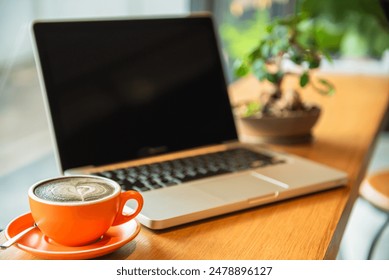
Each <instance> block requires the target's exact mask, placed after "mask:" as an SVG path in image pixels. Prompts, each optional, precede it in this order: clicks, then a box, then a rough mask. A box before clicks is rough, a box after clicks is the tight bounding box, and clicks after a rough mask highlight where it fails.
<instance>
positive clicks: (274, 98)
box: [234, 14, 334, 143]
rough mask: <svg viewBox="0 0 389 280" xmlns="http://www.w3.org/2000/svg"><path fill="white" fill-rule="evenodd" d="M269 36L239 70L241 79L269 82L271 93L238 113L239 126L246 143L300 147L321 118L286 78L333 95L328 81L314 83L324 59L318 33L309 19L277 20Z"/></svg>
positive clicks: (261, 95) (264, 93) (242, 106)
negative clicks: (317, 36)
mask: <svg viewBox="0 0 389 280" xmlns="http://www.w3.org/2000/svg"><path fill="white" fill-rule="evenodd" d="M267 32H268V33H267V35H266V36H265V37H264V38H263V39H262V40H260V41H259V42H258V44H257V45H256V47H255V48H254V49H253V50H252V51H251V52H250V53H249V54H248V55H247V56H246V57H244V58H243V59H241V60H240V61H238V62H237V63H236V65H235V73H236V75H237V76H239V77H242V76H246V75H248V74H252V75H254V76H255V77H256V78H257V79H258V80H260V81H264V80H267V81H268V82H270V84H271V85H272V87H271V89H270V90H262V91H261V92H260V93H259V98H258V100H254V101H252V102H248V103H244V104H240V105H238V106H236V107H235V108H234V112H235V114H236V116H237V122H238V126H241V127H244V131H245V132H244V135H243V138H244V139H243V140H248V141H250V142H273V143H274V142H276V143H296V142H302V141H307V140H310V139H311V129H312V127H313V126H314V124H315V123H316V121H317V120H318V118H319V116H320V111H321V110H320V108H319V106H317V105H309V104H306V103H305V102H303V101H302V99H301V97H300V94H299V92H298V90H297V89H295V88H285V87H284V85H283V83H284V81H285V79H286V78H287V76H289V75H295V76H297V77H298V81H299V87H300V88H304V87H306V86H307V85H311V86H312V87H313V88H314V89H315V90H316V91H317V92H319V93H321V94H325V95H331V94H333V93H334V87H333V85H332V84H331V83H330V82H329V81H327V80H325V79H320V78H319V79H315V80H314V79H313V78H312V75H311V74H312V70H313V69H316V68H318V67H319V66H320V61H321V59H322V57H323V55H325V56H326V57H327V58H328V59H329V60H330V57H329V56H328V54H327V53H326V52H325V50H323V49H321V48H320V46H319V45H318V44H317V38H316V34H315V32H314V29H313V28H312V24H311V22H310V21H309V17H308V16H306V15H304V14H295V15H293V16H291V17H289V18H284V19H277V20H275V21H274V22H272V23H271V24H270V25H269V26H268V27H267Z"/></svg>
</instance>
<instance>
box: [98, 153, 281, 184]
mask: <svg viewBox="0 0 389 280" xmlns="http://www.w3.org/2000/svg"><path fill="white" fill-rule="evenodd" d="M282 162H284V161H282V160H277V159H276V158H274V157H271V156H269V155H265V154H262V153H258V152H253V151H250V150H247V149H243V148H237V149H232V150H226V151H222V152H215V153H208V154H204V155H198V156H192V157H185V158H180V159H175V160H169V161H162V162H157V163H152V164H146V165H139V166H134V167H127V168H123V169H115V170H110V171H104V172H99V173H94V174H93V175H97V176H102V177H106V178H110V179H112V180H114V181H116V182H118V183H119V184H120V186H121V187H122V189H123V190H135V191H138V192H145V191H150V190H155V189H160V188H165V187H169V186H175V185H178V184H181V183H185V182H189V181H193V180H198V179H203V178H207V177H211V176H216V175H221V174H227V173H233V172H239V171H243V170H248V169H252V168H258V167H264V166H267V165H271V164H278V163H282Z"/></svg>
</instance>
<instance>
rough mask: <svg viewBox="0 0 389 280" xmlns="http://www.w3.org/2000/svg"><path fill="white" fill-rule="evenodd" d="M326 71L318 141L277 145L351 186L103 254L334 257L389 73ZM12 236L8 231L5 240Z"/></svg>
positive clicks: (252, 89)
mask: <svg viewBox="0 0 389 280" xmlns="http://www.w3.org/2000/svg"><path fill="white" fill-rule="evenodd" d="M317 75H318V74H317ZM326 77H327V78H328V79H329V80H331V81H332V82H333V83H334V84H335V86H336V89H337V92H336V94H335V95H334V96H331V97H326V96H321V95H319V94H317V93H314V92H313V91H312V89H311V88H308V89H306V90H304V92H303V96H304V99H305V100H307V101H309V102H316V103H318V104H320V106H322V108H323V114H322V116H321V117H320V119H319V122H318V124H317V126H316V127H315V129H314V141H313V142H312V143H307V144H299V145H294V146H281V145H278V146H275V145H274V146H272V148H274V149H277V150H282V151H287V152H290V153H294V154H297V155H300V156H302V157H305V158H309V159H312V160H315V161H318V162H321V163H324V164H327V165H330V166H333V167H336V168H339V169H341V170H344V171H346V172H347V173H348V175H349V179H350V182H349V184H348V185H347V186H344V187H341V188H338V189H334V190H330V191H324V192H320V193H317V194H313V195H307V196H304V197H300V198H295V199H290V200H288V201H284V202H279V203H274V204H270V205H266V206H261V207H256V208H253V209H250V210H245V211H240V212H237V213H233V214H227V215H223V216H220V217H215V218H211V219H208V220H204V221H200V222H195V223H191V224H188V225H183V226H179V227H175V228H173V229H169V230H162V231H151V230H148V229H146V228H142V230H141V232H140V234H139V235H138V236H137V237H136V238H135V240H134V241H133V242H130V243H129V244H127V245H125V246H124V247H122V248H121V249H119V250H118V251H116V252H114V253H112V254H110V255H107V256H104V257H103V258H105V259H168V260H173V259H283V260H286V259H334V258H335V257H336V254H337V252H338V249H339V244H340V241H341V238H342V235H343V232H344V229H345V226H346V224H347V220H348V218H349V215H350V211H351V209H352V206H353V203H354V201H355V199H356V197H357V195H358V187H359V184H360V182H361V180H362V179H363V177H364V175H365V172H366V167H367V165H368V163H369V159H370V156H371V153H372V150H373V148H374V145H375V141H376V138H377V134H378V132H379V131H380V129H381V126H382V123H383V119H384V116H385V114H386V111H387V107H388V104H389V79H388V77H373V76H363V75H326ZM289 82H290V83H291V84H295V83H296V81H293V80H291V81H289ZM260 87H261V85H260V84H259V83H258V82H257V81H256V80H254V79H253V78H247V79H244V80H241V81H239V82H237V83H235V84H234V85H232V86H231V87H230V92H231V96H232V98H231V100H232V102H239V101H241V100H244V99H245V98H248V99H249V98H252V96H255V95H256V94H257V93H258V90H259V89H260ZM4 240H5V237H4V234H3V233H2V234H0V242H3V241H4ZM34 258H35V257H34V256H32V255H30V254H27V253H24V252H23V251H21V250H19V249H17V248H15V247H14V248H11V249H8V250H6V251H3V252H0V259H34Z"/></svg>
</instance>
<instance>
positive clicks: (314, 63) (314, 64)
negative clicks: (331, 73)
mask: <svg viewBox="0 0 389 280" xmlns="http://www.w3.org/2000/svg"><path fill="white" fill-rule="evenodd" d="M308 64H309V69H315V68H318V67H319V66H320V59H318V58H312V59H311V60H309V62H308Z"/></svg>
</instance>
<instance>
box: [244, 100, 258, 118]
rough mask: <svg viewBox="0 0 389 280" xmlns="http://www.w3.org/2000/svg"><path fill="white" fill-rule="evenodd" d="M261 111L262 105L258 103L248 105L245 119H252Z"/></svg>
mask: <svg viewBox="0 0 389 280" xmlns="http://www.w3.org/2000/svg"><path fill="white" fill-rule="evenodd" d="M260 110H261V104H260V103H258V102H250V103H249V104H247V107H246V111H245V113H244V116H245V117H250V116H252V115H255V114H256V113H258V112H259V111H260Z"/></svg>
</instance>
